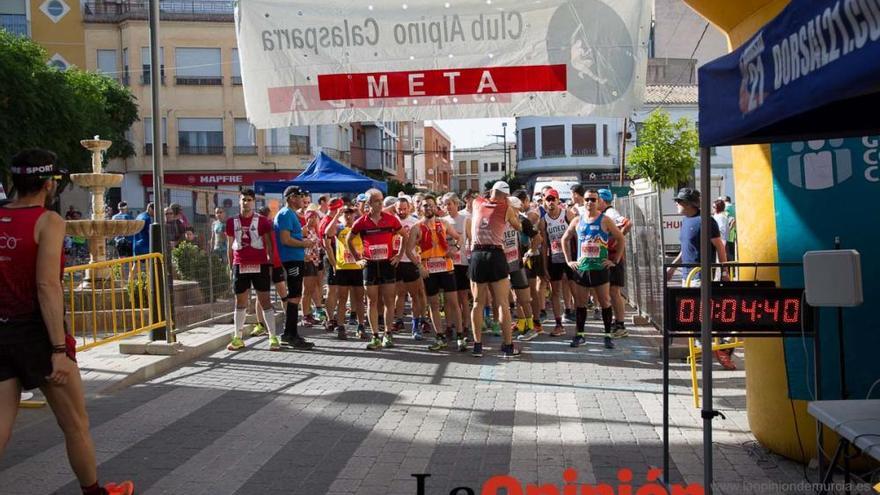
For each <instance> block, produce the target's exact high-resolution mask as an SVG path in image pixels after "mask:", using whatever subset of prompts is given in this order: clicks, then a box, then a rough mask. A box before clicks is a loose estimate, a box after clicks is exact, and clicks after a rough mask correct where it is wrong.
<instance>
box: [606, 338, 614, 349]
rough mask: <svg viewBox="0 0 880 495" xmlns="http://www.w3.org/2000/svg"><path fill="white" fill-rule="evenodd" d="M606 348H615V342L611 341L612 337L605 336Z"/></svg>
mask: <svg viewBox="0 0 880 495" xmlns="http://www.w3.org/2000/svg"><path fill="white" fill-rule="evenodd" d="M605 348H606V349H614V342H612V341H611V337H605Z"/></svg>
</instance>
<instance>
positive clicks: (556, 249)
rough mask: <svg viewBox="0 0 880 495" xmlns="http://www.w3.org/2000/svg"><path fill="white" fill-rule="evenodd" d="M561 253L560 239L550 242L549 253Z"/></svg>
mask: <svg viewBox="0 0 880 495" xmlns="http://www.w3.org/2000/svg"><path fill="white" fill-rule="evenodd" d="M561 252H562V239H555V240H553V241H550V253H552V254H559V253H561Z"/></svg>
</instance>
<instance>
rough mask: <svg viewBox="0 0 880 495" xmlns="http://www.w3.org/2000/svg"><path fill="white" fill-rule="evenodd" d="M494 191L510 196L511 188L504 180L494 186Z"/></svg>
mask: <svg viewBox="0 0 880 495" xmlns="http://www.w3.org/2000/svg"><path fill="white" fill-rule="evenodd" d="M492 190H493V191H501V192H503V193H504V194H510V186H509V185H508V184H507V182H504V181H503V180H499V181H498V182H496V183H494V184H492Z"/></svg>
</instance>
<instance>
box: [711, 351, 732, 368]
mask: <svg viewBox="0 0 880 495" xmlns="http://www.w3.org/2000/svg"><path fill="white" fill-rule="evenodd" d="M715 359H717V360H718V362H719V363H720V364H721V366H723V367H724V369H726V370H730V371H733V370H735V369H736V364H734V362H733V361H732V360H731V359H730V355H729V354H728V353H727V352H724V351H715Z"/></svg>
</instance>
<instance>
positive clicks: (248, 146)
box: [232, 119, 257, 155]
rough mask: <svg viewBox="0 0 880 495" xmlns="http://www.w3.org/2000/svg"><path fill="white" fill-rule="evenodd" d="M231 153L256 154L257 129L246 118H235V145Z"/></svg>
mask: <svg viewBox="0 0 880 495" xmlns="http://www.w3.org/2000/svg"><path fill="white" fill-rule="evenodd" d="M232 153H233V154H236V155H256V154H257V130H256V129H255V128H254V126H252V125H251V123H250V122H248V121H247V119H235V145H234V147H233V148H232Z"/></svg>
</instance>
